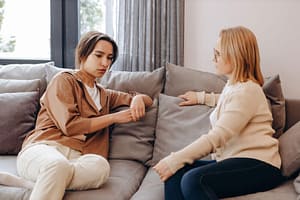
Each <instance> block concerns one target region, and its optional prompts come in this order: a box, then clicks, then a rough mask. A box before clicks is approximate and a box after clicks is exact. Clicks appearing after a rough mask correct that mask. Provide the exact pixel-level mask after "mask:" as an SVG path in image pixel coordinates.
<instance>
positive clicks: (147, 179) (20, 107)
mask: <svg viewBox="0 0 300 200" xmlns="http://www.w3.org/2000/svg"><path fill="white" fill-rule="evenodd" d="M70 70H71V69H61V68H58V67H55V66H54V64H53V63H51V62H50V63H41V64H32V65H0V86H1V89H0V106H1V112H0V152H1V155H0V171H7V172H10V173H14V174H16V166H15V162H16V154H17V153H18V151H19V150H20V145H21V142H22V139H23V138H24V136H25V134H26V133H27V131H28V130H29V129H32V128H33V126H34V123H35V118H36V114H37V112H38V110H39V101H38V100H39V97H40V96H41V95H42V94H43V92H44V90H45V88H46V86H47V84H48V83H49V81H51V79H52V78H53V77H54V76H55V75H56V74H57V73H60V72H61V71H70ZM226 81H227V80H226V78H225V77H223V76H218V75H216V74H213V73H209V72H203V71H199V70H194V69H191V68H188V67H182V66H177V65H173V64H171V63H167V64H166V67H162V68H159V69H157V70H154V71H153V72H123V71H109V72H107V73H106V74H105V76H104V77H103V78H102V79H101V80H99V84H101V85H103V86H104V87H106V88H110V89H115V90H121V91H125V92H130V91H136V92H140V93H146V94H148V95H150V96H151V97H153V99H154V104H153V105H152V107H150V108H148V109H147V110H146V116H145V117H144V118H143V119H141V120H140V121H137V122H132V123H128V124H118V125H117V124H116V125H114V126H111V127H110V130H111V131H110V152H109V163H110V165H111V173H110V177H109V179H108V182H107V183H105V184H104V185H103V187H101V188H100V189H96V190H87V191H66V194H65V196H64V199H65V200H77V199H78V200H79V199H89V200H93V199H106V200H129V199H133V200H153V199H155V200H163V199H164V192H163V182H161V181H160V179H159V176H158V175H157V173H156V172H155V171H154V170H153V169H152V166H153V165H155V164H156V163H157V162H158V161H159V160H160V159H161V158H163V157H164V156H166V155H168V154H169V153H170V152H172V151H176V150H178V149H180V148H182V147H184V146H185V145H187V144H189V143H190V142H192V141H193V140H195V139H196V138H198V137H199V136H200V135H202V134H205V133H207V131H208V129H209V128H210V124H209V114H210V112H211V111H212V109H213V108H210V107H208V106H205V105H195V106H186V107H180V106H178V103H179V102H180V101H181V99H180V98H178V97H177V96H178V95H179V94H183V93H185V92H187V91H189V90H193V91H203V90H205V91H207V92H214V93H220V92H221V91H222V89H223V87H224V85H225V84H226ZM263 89H264V92H265V94H266V97H267V98H268V99H269V102H270V109H271V111H272V115H273V118H274V122H273V128H274V129H275V128H276V129H275V130H276V135H274V136H275V137H279V141H280V153H281V155H282V157H284V158H283V159H282V160H283V165H282V171H283V174H284V175H285V176H286V177H287V179H288V180H287V181H286V182H285V183H283V184H282V185H281V186H279V187H277V188H274V189H273V190H270V191H266V192H259V193H255V194H250V195H244V196H239V197H234V198H228V200H244V199H247V200H254V199H266V200H271V199H272V200H279V199H280V200H281V199H296V197H297V193H296V192H295V189H294V185H293V180H294V177H293V176H292V175H295V174H297V172H298V170H299V168H300V165H299V163H300V162H299V158H298V156H299V148H297V144H299V142H297V141H298V137H299V136H298V135H299V134H298V130H299V127H300V126H299V124H297V123H296V122H297V121H299V120H300V115H297V114H295V113H296V112H300V100H297V101H293V109H289V110H288V113H287V115H286V110H285V105H286V103H288V102H289V101H287V102H286V100H285V99H284V97H283V95H282V90H281V83H280V78H279V76H278V75H275V76H272V77H271V78H268V79H266V82H265V85H264V87H263ZM287 105H289V104H287ZM3 108H5V109H4V110H3ZM120 109H124V107H120V108H117V110H114V111H112V112H116V111H118V110H120ZM4 111H5V112H4ZM15 119H20V121H15ZM21 119H22V120H23V119H24V120H27V121H22V120H21ZM5 120H6V121H5ZM286 120H288V121H286ZM2 121H4V122H3V123H2ZM295 123H296V124H295ZM286 124H288V125H289V126H292V128H289V127H287V126H286ZM14 128H16V129H14ZM284 128H289V129H287V130H286V129H284ZM277 130H278V132H277ZM5 145H8V146H5ZM8 154H9V155H8ZM204 159H210V158H209V157H207V158H204ZM30 192H31V191H30V190H28V189H24V188H14V187H6V186H2V185H0V199H8V200H17V199H23V200H27V199H28V198H29V195H30Z"/></svg>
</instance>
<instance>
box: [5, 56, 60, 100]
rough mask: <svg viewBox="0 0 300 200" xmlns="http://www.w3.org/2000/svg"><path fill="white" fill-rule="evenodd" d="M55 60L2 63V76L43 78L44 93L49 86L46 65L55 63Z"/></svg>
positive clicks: (42, 90) (20, 78) (26, 78)
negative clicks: (30, 62)
mask: <svg viewBox="0 0 300 200" xmlns="http://www.w3.org/2000/svg"><path fill="white" fill-rule="evenodd" d="M53 64H54V63H53V62H47V63H38V64H9V65H0V78H3V79H18V80H31V79H40V80H41V90H40V91H41V94H42V93H44V91H45V90H46V87H47V82H46V70H45V67H46V66H48V65H53Z"/></svg>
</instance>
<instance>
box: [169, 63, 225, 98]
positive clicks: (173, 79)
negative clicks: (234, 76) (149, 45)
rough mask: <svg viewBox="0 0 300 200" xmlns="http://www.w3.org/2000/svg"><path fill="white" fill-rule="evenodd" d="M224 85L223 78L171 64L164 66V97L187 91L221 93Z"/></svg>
mask: <svg viewBox="0 0 300 200" xmlns="http://www.w3.org/2000/svg"><path fill="white" fill-rule="evenodd" d="M225 84H226V78H225V77H224V76H218V75H216V74H213V73H210V72H203V71H199V70H194V69H190V68H187V67H181V66H178V65H174V64H171V63H167V65H166V83H165V88H164V93H165V94H166V95H170V96H178V95H181V94H184V93H185V92H187V91H198V92H200V91H206V92H215V93H221V92H222V89H223V87H224V86H225Z"/></svg>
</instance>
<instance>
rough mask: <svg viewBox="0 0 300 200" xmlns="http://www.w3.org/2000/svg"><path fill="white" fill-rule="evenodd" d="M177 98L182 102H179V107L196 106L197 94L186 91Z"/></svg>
mask: <svg viewBox="0 0 300 200" xmlns="http://www.w3.org/2000/svg"><path fill="white" fill-rule="evenodd" d="M178 97H180V98H182V99H183V100H184V101H182V102H180V103H179V105H180V106H191V105H195V104H197V102H198V100H197V93H196V92H194V91H188V92H186V93H184V94H182V95H179V96H178Z"/></svg>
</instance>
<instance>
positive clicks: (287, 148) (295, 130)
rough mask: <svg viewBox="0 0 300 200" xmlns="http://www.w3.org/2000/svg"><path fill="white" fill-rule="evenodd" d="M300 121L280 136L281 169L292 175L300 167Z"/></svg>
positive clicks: (285, 174)
mask: <svg viewBox="0 0 300 200" xmlns="http://www.w3.org/2000/svg"><path fill="white" fill-rule="evenodd" d="M299 144H300V122H297V123H296V124H294V125H293V126H292V127H291V128H289V129H288V130H287V131H286V132H285V133H284V134H283V135H281V136H280V137H279V152H280V156H281V161H282V164H281V171H282V174H283V175H284V176H291V175H293V174H294V173H295V172H297V171H298V170H299V169H300V145H299Z"/></svg>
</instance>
